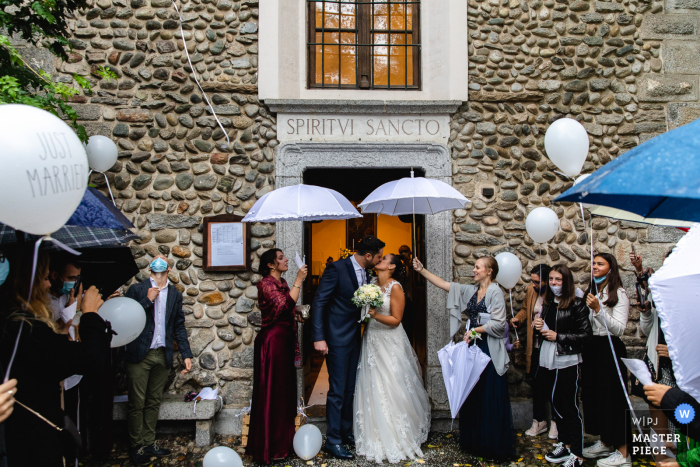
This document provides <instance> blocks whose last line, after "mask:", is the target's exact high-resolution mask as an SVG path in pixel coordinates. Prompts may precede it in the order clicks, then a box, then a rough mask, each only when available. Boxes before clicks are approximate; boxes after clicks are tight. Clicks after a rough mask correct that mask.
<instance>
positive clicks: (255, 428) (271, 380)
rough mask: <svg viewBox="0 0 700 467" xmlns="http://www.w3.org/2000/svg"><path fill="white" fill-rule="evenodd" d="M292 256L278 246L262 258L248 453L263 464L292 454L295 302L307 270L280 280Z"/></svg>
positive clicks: (296, 353)
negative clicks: (260, 316) (259, 321)
mask: <svg viewBox="0 0 700 467" xmlns="http://www.w3.org/2000/svg"><path fill="white" fill-rule="evenodd" d="M288 263H289V259H288V258H286V257H285V256H284V253H283V252H282V250H280V249H279V248H272V249H270V250H267V251H266V252H265V253H263V254H262V256H261V257H260V274H262V276H263V278H262V279H261V280H260V282H258V285H257V287H258V306H259V307H260V311H261V314H262V329H261V330H260V332H259V333H258V335H257V337H256V338H255V361H254V375H255V376H254V380H253V402H252V407H251V412H250V435H249V439H248V446H247V448H246V454H248V455H250V456H253V459H254V460H256V461H257V462H263V463H265V464H269V463H271V462H272V461H273V460H277V459H283V458H285V457H288V456H290V455H292V454H293V453H294V447H293V440H294V418H295V417H296V400H297V382H296V370H295V363H299V364H300V363H301V354H300V352H299V340H298V339H297V324H296V319H295V306H296V302H297V299H298V298H299V292H300V290H301V285H302V284H303V282H304V279H305V278H306V274H307V271H308V270H307V266H306V265H304V266H303V267H302V268H301V269H299V272H297V276H296V279H295V280H294V283H293V285H292V288H291V289H290V288H289V285H287V281H285V280H284V279H283V278H282V273H283V272H286V271H287V270H288V269H289V267H288Z"/></svg>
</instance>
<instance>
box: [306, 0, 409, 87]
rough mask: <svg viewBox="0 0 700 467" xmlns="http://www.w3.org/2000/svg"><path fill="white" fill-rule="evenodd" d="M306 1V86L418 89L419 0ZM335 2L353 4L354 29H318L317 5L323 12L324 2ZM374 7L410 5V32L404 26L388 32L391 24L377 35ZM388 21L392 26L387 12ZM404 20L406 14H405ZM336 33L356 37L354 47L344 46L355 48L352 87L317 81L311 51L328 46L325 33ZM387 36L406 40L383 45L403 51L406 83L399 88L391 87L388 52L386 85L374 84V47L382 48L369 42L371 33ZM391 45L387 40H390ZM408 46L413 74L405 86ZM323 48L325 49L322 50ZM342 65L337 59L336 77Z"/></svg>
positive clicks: (315, 64)
mask: <svg viewBox="0 0 700 467" xmlns="http://www.w3.org/2000/svg"><path fill="white" fill-rule="evenodd" d="M306 1H307V17H306V22H307V26H308V29H307V37H306V46H307V55H306V68H307V78H306V80H307V82H306V85H307V87H308V88H316V89H372V90H380V89H385V90H397V89H399V90H404V91H407V90H420V89H421V76H422V73H421V51H422V49H421V40H420V38H421V31H420V14H421V0H384V1H379V0H306ZM326 2H328V3H338V4H340V5H341V6H342V3H349V4H354V5H355V8H356V13H355V27H354V28H352V29H348V30H344V31H343V30H341V28H340V25H339V27H338V28H337V29H328V30H327V29H326V28H325V24H324V25H322V27H321V28H319V27H318V26H317V25H316V18H315V16H316V5H317V4H318V3H322V4H323V6H324V11H325V3H326ZM375 4H384V5H389V7H391V6H393V5H403V6H404V8H407V5H408V4H411V5H412V12H411V24H412V26H411V29H408V28H407V27H406V25H404V29H402V30H400V32H399V30H397V31H393V32H392V29H391V24H390V25H389V29H388V30H381V31H379V32H376V30H375V28H374V25H373V24H372V21H373V20H372V17H373V14H374V8H375V7H374V5H375ZM389 11H390V12H389V22H390V23H391V10H389ZM404 16H405V17H406V16H407V15H404ZM336 31H337V32H338V33H339V34H343V33H350V34H353V33H354V34H355V43H354V44H346V46H353V47H355V57H356V58H355V63H356V65H355V84H342V83H341V82H340V78H339V82H338V84H337V85H335V84H330V83H325V79H323V78H322V82H321V83H317V82H316V66H317V63H316V53H315V52H314V49H316V47H317V46H318V45H323V46H326V45H330V44H328V43H325V41H324V39H323V36H325V34H326V33H328V32H331V33H332V32H336ZM385 31H386V33H387V34H388V35H389V36H391V35H393V34H403V35H404V38H405V39H406V40H405V43H404V45H394V46H391V45H390V44H386V45H385V46H386V47H389V48H391V47H403V48H404V60H405V67H404V76H405V78H404V79H405V82H404V84H402V85H397V84H394V85H392V84H391V51H390V52H389V54H388V57H389V63H388V69H389V71H388V73H387V79H388V82H387V84H386V85H380V84H374V50H375V48H376V47H380V46H382V44H375V42H374V41H373V40H372V37H373V35H374V34H383V33H385ZM319 32H321V33H322V39H321V43H317V42H316V37H317V34H318V33H319ZM409 34H410V35H411V37H412V39H411V40H412V43H411V44H410V45H408V44H406V42H408V35H409ZM389 42H390V41H389ZM409 47H411V49H412V59H411V60H412V62H413V63H412V67H413V70H412V73H411V81H412V84H410V85H409V84H408V60H407V59H406V57H407V56H408V53H407V52H408V48H409ZM322 49H325V47H322ZM321 54H322V56H323V55H325V50H322V51H321ZM341 64H342V61H341V60H340V58H339V60H338V75H340V74H341V73H340V66H341ZM322 76H325V70H322Z"/></svg>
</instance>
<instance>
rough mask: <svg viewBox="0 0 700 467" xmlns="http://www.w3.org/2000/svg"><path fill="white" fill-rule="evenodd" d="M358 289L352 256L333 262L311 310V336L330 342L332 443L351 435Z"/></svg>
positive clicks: (357, 345)
mask: <svg viewBox="0 0 700 467" xmlns="http://www.w3.org/2000/svg"><path fill="white" fill-rule="evenodd" d="M365 274H366V272H365ZM366 277H367V276H366V275H365V282H366ZM357 288H358V282H357V276H356V275H355V269H354V267H353V264H352V261H351V259H350V258H346V259H341V260H340V261H336V262H334V263H331V264H329V265H328V266H327V267H326V270H325V272H324V273H323V276H321V281H320V283H319V284H318V289H317V290H316V295H315V297H314V301H313V306H312V309H311V324H312V338H313V340H314V342H318V341H326V344H327V345H328V357H327V360H326V363H327V365H328V383H329V388H328V399H327V402H326V418H327V420H328V430H327V433H326V437H327V440H328V443H329V444H341V443H342V441H343V439H345V438H347V437H348V436H350V435H352V424H353V399H354V396H355V377H356V375H357V362H358V360H359V359H360V324H359V323H358V321H359V320H360V309H359V308H358V307H356V306H355V305H353V303H352V301H351V299H352V296H353V294H354V293H355V290H357Z"/></svg>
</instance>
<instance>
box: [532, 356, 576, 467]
mask: <svg viewBox="0 0 700 467" xmlns="http://www.w3.org/2000/svg"><path fill="white" fill-rule="evenodd" d="M540 372H541V373H543V374H546V376H545V378H547V379H548V380H551V381H552V383H553V391H552V393H551V394H552V398H551V401H552V418H553V419H554V421H555V422H556V423H557V431H558V432H559V441H561V442H562V443H564V445H565V446H571V452H572V453H573V454H575V455H577V456H578V457H583V420H582V419H581V413H580V412H579V409H578V378H579V366H578V365H574V366H570V367H568V368H562V369H559V370H548V369H546V368H540Z"/></svg>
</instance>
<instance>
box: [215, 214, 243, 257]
mask: <svg viewBox="0 0 700 467" xmlns="http://www.w3.org/2000/svg"><path fill="white" fill-rule="evenodd" d="M243 251H244V250H243V224H241V223H231V224H224V223H220V224H219V223H216V224H214V223H212V224H211V265H212V266H235V265H241V264H244V263H245V260H244V258H243Z"/></svg>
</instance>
